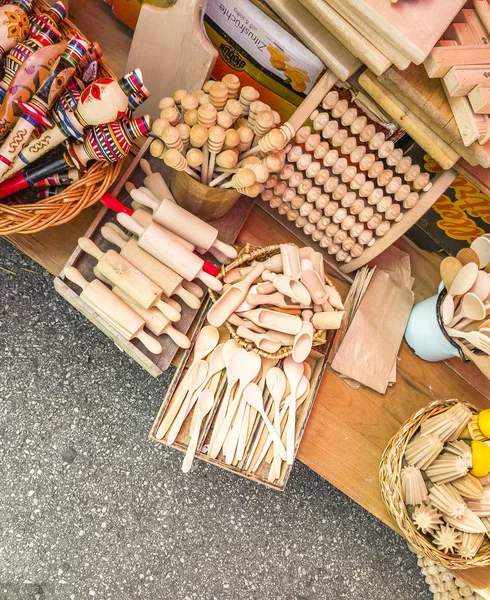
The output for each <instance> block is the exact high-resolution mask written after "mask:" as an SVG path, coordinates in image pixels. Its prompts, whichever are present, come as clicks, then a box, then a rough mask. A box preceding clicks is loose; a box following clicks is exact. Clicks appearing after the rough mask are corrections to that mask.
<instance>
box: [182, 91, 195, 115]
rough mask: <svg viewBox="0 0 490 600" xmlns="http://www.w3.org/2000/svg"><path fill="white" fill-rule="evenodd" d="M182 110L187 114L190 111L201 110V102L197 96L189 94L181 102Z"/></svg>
mask: <svg viewBox="0 0 490 600" xmlns="http://www.w3.org/2000/svg"><path fill="white" fill-rule="evenodd" d="M180 108H181V109H182V110H183V111H184V112H186V111H188V110H197V109H198V108H199V100H198V98H197V96H194V95H193V94H188V95H187V96H184V97H183V98H182V99H181V101H180Z"/></svg>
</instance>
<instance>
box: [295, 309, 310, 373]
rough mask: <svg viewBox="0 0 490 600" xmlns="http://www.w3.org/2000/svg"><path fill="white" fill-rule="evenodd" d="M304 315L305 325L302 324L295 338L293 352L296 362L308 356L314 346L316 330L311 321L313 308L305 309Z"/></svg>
mask: <svg viewBox="0 0 490 600" xmlns="http://www.w3.org/2000/svg"><path fill="white" fill-rule="evenodd" d="M302 317H303V325H302V326H301V330H300V332H299V333H298V334H297V335H296V337H295V338H294V343H293V354H292V357H293V359H294V360H295V361H296V362H301V363H302V362H303V361H305V360H306V359H307V358H308V356H309V354H310V352H311V347H312V346H313V337H314V335H315V330H314V328H313V324H312V323H311V318H312V317H313V312H312V311H311V310H304V311H303V315H302Z"/></svg>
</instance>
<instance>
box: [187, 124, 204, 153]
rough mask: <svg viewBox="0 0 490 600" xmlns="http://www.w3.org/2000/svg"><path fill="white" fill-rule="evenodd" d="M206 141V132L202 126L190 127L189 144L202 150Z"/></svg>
mask: <svg viewBox="0 0 490 600" xmlns="http://www.w3.org/2000/svg"><path fill="white" fill-rule="evenodd" d="M207 141H208V130H207V128H206V127H205V126H204V125H194V127H191V132H190V142H191V146H194V148H202V146H204V144H205V143H206V142H207Z"/></svg>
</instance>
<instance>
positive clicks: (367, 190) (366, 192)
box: [357, 181, 374, 198]
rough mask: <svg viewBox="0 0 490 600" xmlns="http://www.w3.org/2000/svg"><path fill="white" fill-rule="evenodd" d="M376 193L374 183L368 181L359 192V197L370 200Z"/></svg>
mask: <svg viewBox="0 0 490 600" xmlns="http://www.w3.org/2000/svg"><path fill="white" fill-rule="evenodd" d="M373 192H374V182H373V181H366V183H364V184H363V185H362V186H361V187H360V188H359V189H358V190H357V195H358V196H359V197H360V198H368V197H369V196H370V195H371V194H372V193H373Z"/></svg>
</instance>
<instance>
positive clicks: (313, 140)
mask: <svg viewBox="0 0 490 600" xmlns="http://www.w3.org/2000/svg"><path fill="white" fill-rule="evenodd" d="M321 141H322V138H321V136H320V134H319V133H312V134H311V135H310V137H309V138H308V139H307V140H306V141H305V150H306V151H307V152H314V150H315V148H316V147H317V146H319V145H320V143H321Z"/></svg>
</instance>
